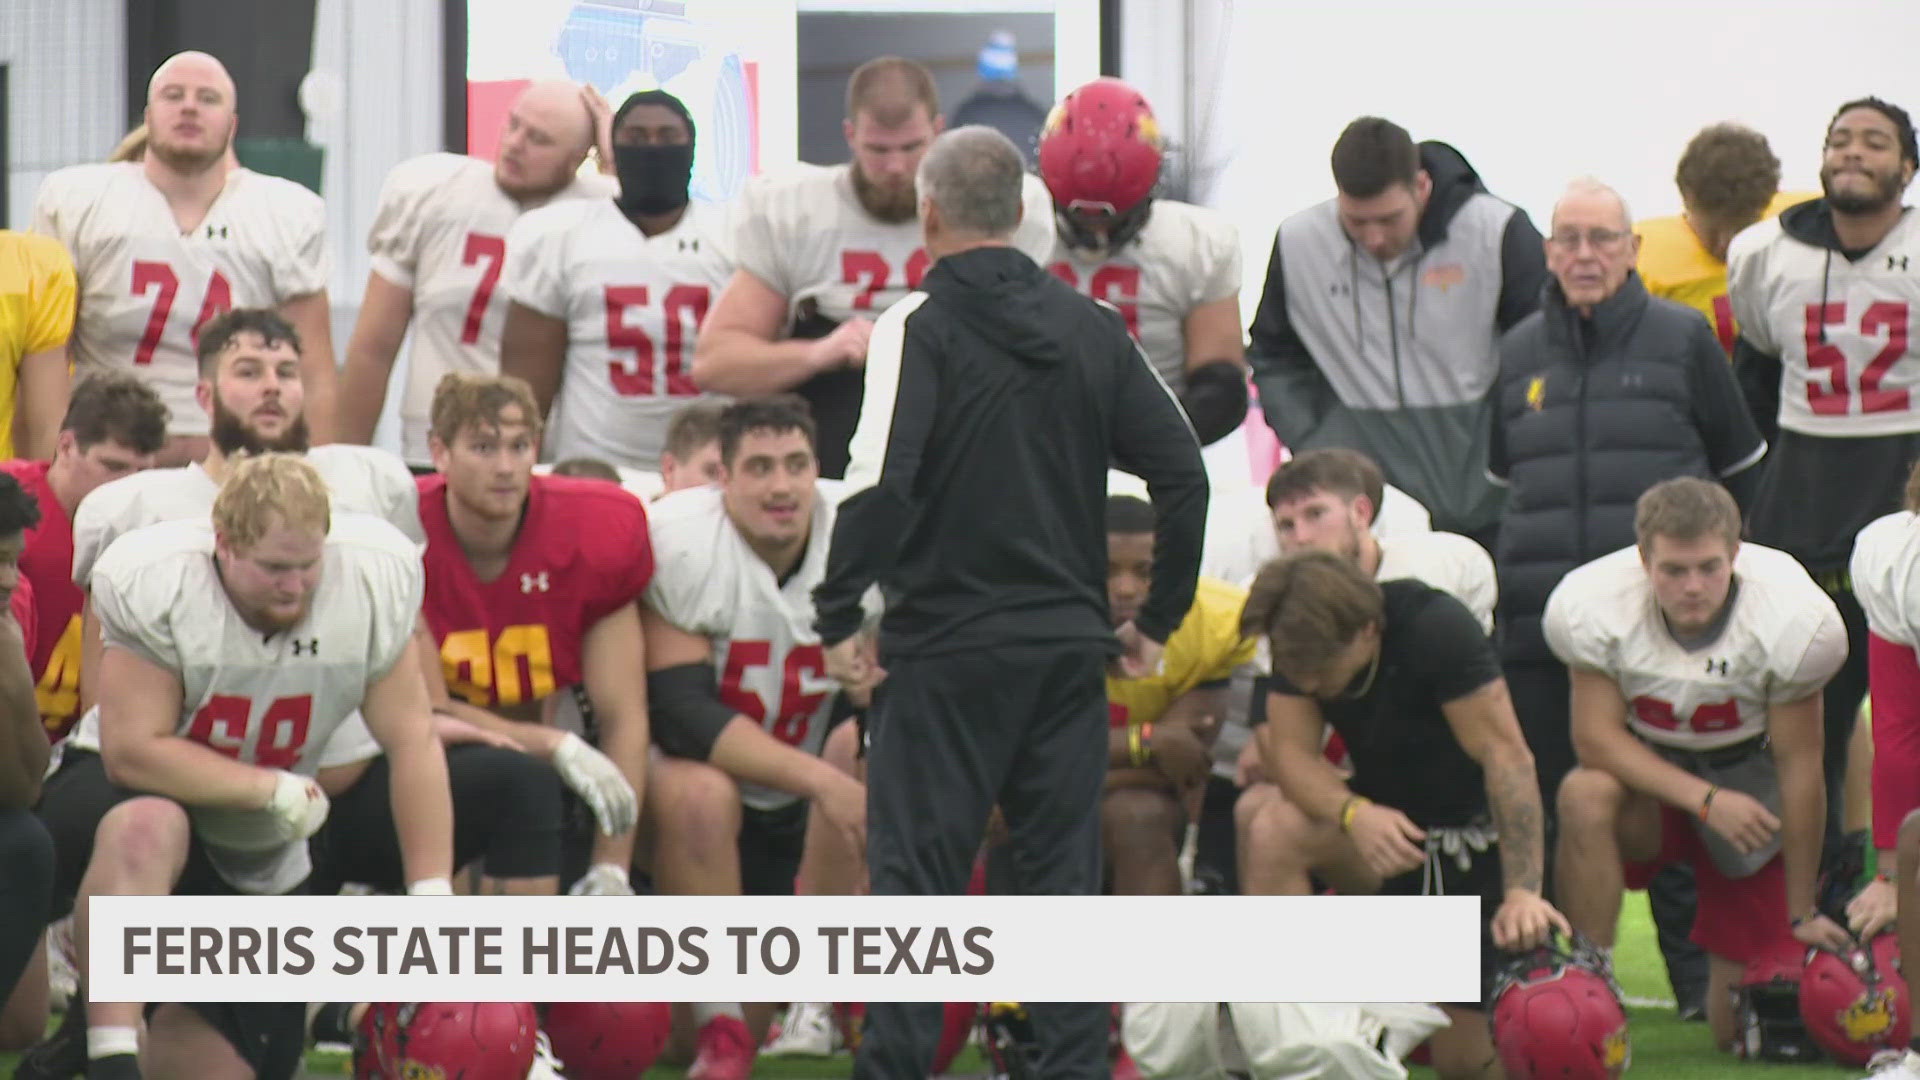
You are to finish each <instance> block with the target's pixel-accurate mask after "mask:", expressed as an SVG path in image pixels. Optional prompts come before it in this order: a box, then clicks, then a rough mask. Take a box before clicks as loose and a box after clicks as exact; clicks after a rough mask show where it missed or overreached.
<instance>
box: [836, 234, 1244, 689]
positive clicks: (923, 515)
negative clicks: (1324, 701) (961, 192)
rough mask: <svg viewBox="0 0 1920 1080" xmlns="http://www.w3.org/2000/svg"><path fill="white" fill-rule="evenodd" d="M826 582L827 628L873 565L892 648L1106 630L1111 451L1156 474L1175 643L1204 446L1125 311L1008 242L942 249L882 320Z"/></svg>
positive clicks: (937, 648) (916, 651)
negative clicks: (1090, 295)
mask: <svg viewBox="0 0 1920 1080" xmlns="http://www.w3.org/2000/svg"><path fill="white" fill-rule="evenodd" d="M850 457H851V463H850V464H849V466H848V469H847V482H848V489H849V494H848V495H847V496H846V498H845V499H844V500H843V501H842V502H841V504H840V509H839V512H838V514H837V516H836V520H835V522H834V529H833V546H832V548H831V549H830V553H829V556H828V560H827V574H826V578H825V580H823V581H822V582H821V584H820V585H819V587H818V588H817V589H816V590H815V591H814V605H815V613H816V620H815V625H816V627H817V628H818V629H819V632H820V637H821V640H822V641H823V642H824V643H826V644H828V645H832V644H835V643H837V642H839V641H842V640H844V639H846V638H847V637H850V636H851V635H852V634H853V633H854V632H855V631H856V630H857V629H858V628H859V626H860V623H861V618H862V613H861V606H860V600H861V597H862V595H863V594H864V593H865V592H866V590H867V588H868V587H869V586H870V585H871V584H873V583H874V582H876V581H877V582H878V583H879V584H880V586H881V593H882V595H883V596H884V598H885V600H886V614H885V617H884V621H883V622H882V624H881V646H882V649H883V652H884V654H885V655H887V656H924V655H932V654H938V653H946V652H955V651H960V650H967V649H978V648H992V647H998V646H1005V645H1009V644H1020V643H1040V642H1071V641H1089V642H1097V643H1101V644H1102V645H1104V646H1107V647H1111V646H1112V643H1113V641H1114V637H1113V630H1112V624H1111V622H1110V621H1109V618H1108V612H1107V590H1106V580H1107V547H1106V499H1107V469H1108V466H1109V464H1110V463H1112V464H1114V465H1117V466H1118V467H1119V468H1122V469H1125V470H1126V471H1128V472H1131V473H1133V474H1135V475H1137V476H1139V477H1141V478H1142V479H1144V480H1145V481H1146V482H1147V487H1148V490H1149V492H1150V493H1151V495H1152V498H1153V503H1154V506H1155V509H1156V510H1157V511H1158V515H1157V516H1158V522H1157V525H1156V529H1155V545H1154V566H1153V584H1152V588H1151V590H1150V592H1149V594H1148V596H1147V600H1146V603H1145V604H1144V605H1143V606H1142V608H1141V611H1140V614H1139V617H1138V618H1137V619H1136V620H1135V625H1136V626H1137V627H1138V628H1139V629H1140V631H1141V632H1142V633H1144V634H1145V635H1147V636H1148V637H1151V638H1154V639H1155V640H1159V641H1164V640H1166V637H1167V635H1169V634H1171V633H1172V632H1173V630H1174V628H1175V627H1177V626H1178V625H1179V624H1180V621H1181V619H1182V618H1184V617H1185V616H1186V613H1187V608H1188V607H1189V606H1191V605H1192V603H1193V592H1194V580H1195V578H1196V576H1197V574H1198V572H1199V566H1200V552H1201V541H1202V534H1203V531H1204V529H1205V519H1206V511H1207V476H1206V470H1205V467H1204V466H1203V464H1202V463H1201V458H1200V445H1199V442H1198V440H1197V439H1196V438H1195V437H1194V434H1193V429H1192V428H1191V427H1190V426H1189V425H1188V423H1187V418H1186V414H1185V413H1184V412H1182V411H1181V409H1180V405H1179V402H1178V401H1177V400H1176V399H1175V398H1174V396H1173V395H1172V394H1171V393H1170V392H1169V391H1168V389H1167V387H1166V385H1165V384H1164V383H1162V382H1161V381H1160V379H1159V377H1158V376H1156V375H1155V374H1154V372H1153V369H1152V367H1151V366H1150V365H1149V364H1148V363H1147V360H1146V358H1145V356H1144V355H1142V354H1141V352H1140V350H1139V348H1138V347H1137V346H1136V345H1135V344H1134V341H1133V339H1132V338H1131V337H1130V336H1129V335H1128V334H1127V330H1126V324H1125V322H1124V321H1123V320H1122V319H1121V317H1120V314H1119V312H1117V311H1115V310H1114V309H1113V308H1111V307H1109V306H1107V305H1104V304H1100V303H1097V302H1095V301H1092V300H1089V299H1087V298H1085V297H1083V296H1081V295H1079V294H1078V293H1076V292H1074V291H1073V290H1072V289H1071V288H1069V287H1067V286H1066V285H1064V284H1062V283H1061V282H1059V281H1058V280H1056V279H1055V278H1054V277H1053V275H1051V274H1049V273H1047V272H1046V271H1045V270H1044V269H1042V268H1041V267H1040V266H1039V265H1038V264H1036V263H1035V262H1034V261H1033V260H1031V259H1029V258H1028V257H1027V256H1025V255H1024V254H1021V253H1020V252H1019V251H1016V250H1014V249H1012V248H1009V247H997V246H995V247H981V248H973V249H969V250H966V251H962V252H959V253H957V254H954V255H948V256H946V257H945V258H942V259H941V260H940V261H939V262H938V263H936V264H935V265H934V267H933V269H932V270H931V271H929V272H928V274H927V276H926V278H925V280H924V281H923V282H922V283H921V287H920V291H918V292H915V293H911V294H909V295H908V296H906V297H905V298H904V299H902V300H901V301H900V302H899V303H897V304H895V305H894V306H893V307H891V308H889V309H888V310H887V311H886V313H885V314H884V315H882V316H881V317H880V318H879V320H877V321H876V323H875V324H874V329H873V336H872V339H871V344H870V347H869V349H868V353H867V367H866V397H865V404H864V405H863V407H862V412H861V415H860V422H859V424H858V426H857V428H856V429H855V432H854V436H853V442H852V446H851V451H850Z"/></svg>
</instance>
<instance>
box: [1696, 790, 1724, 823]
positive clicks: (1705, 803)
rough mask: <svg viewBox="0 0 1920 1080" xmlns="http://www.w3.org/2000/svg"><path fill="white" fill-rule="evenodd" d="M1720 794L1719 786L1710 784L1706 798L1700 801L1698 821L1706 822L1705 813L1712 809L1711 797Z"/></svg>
mask: <svg viewBox="0 0 1920 1080" xmlns="http://www.w3.org/2000/svg"><path fill="white" fill-rule="evenodd" d="M1719 793H1720V785H1719V784H1712V785H1710V786H1708V788H1707V797H1706V798H1704V799H1701V800H1700V820H1701V821H1705V820H1707V811H1708V810H1711V809H1713V797H1714V796H1715V795H1718V794H1719Z"/></svg>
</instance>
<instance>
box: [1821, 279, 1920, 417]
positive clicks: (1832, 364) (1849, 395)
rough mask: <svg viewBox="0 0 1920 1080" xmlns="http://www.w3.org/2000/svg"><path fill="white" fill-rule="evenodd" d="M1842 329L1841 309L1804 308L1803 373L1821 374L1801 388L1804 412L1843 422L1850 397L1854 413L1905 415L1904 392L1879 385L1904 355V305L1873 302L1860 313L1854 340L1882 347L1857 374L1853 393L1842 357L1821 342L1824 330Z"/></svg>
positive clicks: (1834, 306) (1844, 322)
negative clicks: (1880, 341)
mask: <svg viewBox="0 0 1920 1080" xmlns="http://www.w3.org/2000/svg"><path fill="white" fill-rule="evenodd" d="M1845 325H1847V305H1846V304H1844V303H1839V304H1824V305H1823V304H1808V305H1807V367H1809V368H1812V369H1813V370H1814V371H1824V372H1826V375H1827V377H1826V379H1825V381H1819V380H1816V381H1813V382H1810V383H1808V384H1807V407H1808V408H1810V409H1812V410H1813V411H1814V413H1815V414H1816V415H1819V416H1846V415H1847V414H1848V413H1850V412H1852V411H1853V408H1852V403H1853V394H1854V391H1855V390H1856V389H1857V390H1858V391H1859V394H1860V410H1859V411H1860V412H1862V413H1883V412H1906V411H1907V408H1908V405H1909V404H1910V402H1909V401H1908V394H1907V391H1906V389H1905V388H1904V387H1902V388H1899V389H1888V388H1886V387H1884V386H1882V385H1881V383H1882V382H1883V381H1885V379H1886V377H1887V372H1889V371H1891V370H1892V369H1893V365H1895V364H1897V363H1899V362H1900V360H1901V359H1902V358H1904V357H1905V356H1906V355H1907V305H1906V304H1904V303H1902V302H1900V301H1897V300H1879V301H1875V302H1874V303H1871V304H1868V305H1867V309H1866V310H1865V311H1863V312H1861V313H1860V336H1862V337H1877V336H1879V335H1880V334H1881V332H1883V331H1884V332H1885V333H1886V335H1887V343H1886V344H1885V345H1883V346H1881V348H1880V351H1879V352H1877V353H1874V354H1873V359H1872V360H1869V361H1867V366H1866V367H1865V368H1864V369H1862V370H1861V372H1860V383H1859V386H1858V387H1849V386H1848V385H1847V354H1846V353H1843V352H1841V351H1840V347H1839V346H1838V345H1834V344H1832V343H1830V342H1828V341H1827V340H1826V328H1827V327H1829V326H1845Z"/></svg>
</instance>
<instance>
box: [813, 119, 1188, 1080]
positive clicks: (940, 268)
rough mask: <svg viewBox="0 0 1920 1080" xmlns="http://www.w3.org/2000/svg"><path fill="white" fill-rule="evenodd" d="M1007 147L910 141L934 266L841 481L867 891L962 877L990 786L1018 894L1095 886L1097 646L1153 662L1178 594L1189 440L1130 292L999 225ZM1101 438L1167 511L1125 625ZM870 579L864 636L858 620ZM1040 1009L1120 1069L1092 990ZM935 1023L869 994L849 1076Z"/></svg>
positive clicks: (846, 662) (842, 657) (1017, 180)
mask: <svg viewBox="0 0 1920 1080" xmlns="http://www.w3.org/2000/svg"><path fill="white" fill-rule="evenodd" d="M1022 172H1023V163H1022V160H1021V157H1020V152H1019V151H1018V150H1016V149H1015V148H1014V146H1013V143H1011V142H1009V141H1008V140H1007V139H1006V137H1005V136H1003V135H1001V134H1000V133H999V132H997V131H994V130H992V129H991V128H986V127H962V128H956V129H954V130H952V131H949V132H947V133H945V134H943V135H941V136H940V137H938V138H937V139H935V140H934V142H933V145H932V147H931V148H930V149H929V150H928V151H927V154H926V156H925V158H923V159H922V161H921V163H920V169H919V173H918V175H917V177H916V181H915V182H916V185H917V188H918V191H919V198H920V221H921V227H922V230H923V232H924V234H925V241H926V251H927V255H928V256H929V258H931V259H932V260H933V268H932V269H931V270H930V271H928V273H927V275H926V278H925V280H924V281H923V282H922V283H921V286H920V289H919V291H917V292H914V293H911V294H909V295H907V296H906V297H905V298H903V299H902V300H901V301H900V302H899V303H897V304H895V305H894V306H893V307H891V308H888V309H887V311H886V313H885V314H884V315H882V316H881V317H880V318H879V320H878V321H877V322H876V323H875V324H874V328H873V336H872V338H871V340H870V343H869V346H868V351H867V366H866V397H865V401H864V404H863V405H862V407H861V413H860V420H859V423H858V424H857V425H856V427H855V430H854V435H853V441H852V445H851V447H850V455H851V463H850V464H849V466H848V468H847V476H846V479H847V488H848V491H849V494H848V495H847V497H846V498H845V500H844V501H843V502H842V503H841V506H840V509H839V514H838V517H837V520H836V521H835V523H834V528H833V540H832V546H831V548H830V550H829V554H828V561H827V572H826V577H825V579H824V580H823V581H822V582H821V584H820V585H819V587H818V588H817V589H816V590H815V591H814V601H815V617H816V626H817V628H818V630H819V632H820V639H821V643H822V644H823V645H824V646H826V650H827V651H826V664H827V670H828V672H829V673H830V674H832V675H834V676H835V677H836V678H839V679H840V680H842V682H844V683H847V684H850V685H855V686H859V685H862V684H865V685H873V684H875V683H878V685H877V686H876V687H875V691H874V698H873V707H872V710H871V712H870V714H869V716H868V728H867V735H868V744H867V783H868V787H867V866H868V873H869V877H870V880H871V882H872V891H873V893H874V894H875V895H886V896H943V895H959V894H961V893H963V892H965V890H966V885H967V880H968V876H969V872H970V870H971V868H972V865H973V860H974V855H975V853H976V852H977V851H978V850H979V848H980V844H981V841H982V838H983V835H984V833H985V830H986V824H987V818H988V815H989V814H990V813H991V811H992V809H993V807H994V806H995V805H996V804H998V805H999V807H1000V808H1001V811H1002V812H1003V814H1004V815H1005V818H1006V822H1007V828H1008V832H1009V837H1010V840H1011V843H1012V849H1013V850H1012V853H1013V858H1014V864H1015V874H1016V879H1015V880H1016V882H1017V886H1018V890H1019V892H1020V893H1022V894H1025V895H1073V896H1085V895H1097V894H1098V893H1099V891H1100V885H1101V872H1100V812H1099V811H1100V793H1101V788H1102V785H1103V783H1104V781H1105V778H1106V771H1107V697H1106V687H1105V684H1104V681H1103V680H1104V676H1105V673H1106V669H1107V667H1108V665H1109V664H1110V663H1118V664H1120V665H1121V666H1122V668H1124V669H1125V670H1126V671H1127V672H1128V673H1129V674H1136V673H1137V674H1146V673H1148V672H1150V671H1152V670H1154V669H1155V668H1156V667H1157V666H1158V664H1159V660H1160V654H1161V648H1162V645H1163V644H1164V643H1165V641H1166V639H1167V635H1169V634H1171V633H1172V632H1173V630H1174V628H1175V627H1177V626H1178V625H1179V624H1180V620H1181V619H1182V617H1183V616H1185V614H1186V611H1187V607H1188V606H1189V605H1190V604H1191V603H1192V602H1193V592H1194V578H1195V576H1196V574H1197V573H1198V571H1199V565H1200V548H1201V540H1202V532H1203V529H1204V523H1205V519H1206V510H1207V476H1206V471H1205V468H1204V467H1203V465H1202V464H1201V460H1200V445H1199V442H1198V440H1197V439H1196V438H1195V437H1194V433H1193V429H1192V428H1191V427H1190V426H1189V425H1188V423H1187V418H1186V415H1185V414H1184V413H1183V412H1182V411H1181V409H1180V406H1179V404H1178V403H1177V401H1176V400H1175V398H1174V397H1173V395H1172V394H1171V393H1169V392H1168V390H1167V387H1166V386H1165V385H1164V384H1163V383H1162V382H1161V381H1160V379H1159V378H1158V377H1157V376H1156V375H1155V374H1154V373H1153V369H1152V368H1150V367H1149V366H1148V364H1147V361H1146V359H1145V357H1144V356H1143V355H1142V354H1141V353H1140V351H1139V350H1138V348H1136V347H1135V345H1134V342H1133V339H1132V338H1131V337H1129V336H1128V334H1127V329H1126V325H1125V323H1124V322H1123V321H1122V320H1121V317H1120V314H1119V313H1118V312H1117V311H1115V310H1114V309H1113V308H1111V307H1108V306H1106V305H1104V304H1100V303H1096V302H1095V301H1093V300H1089V299H1087V298H1085V297H1082V296H1080V295H1079V294H1077V293H1075V292H1074V291H1073V290H1072V289H1071V288H1069V287H1068V286H1066V285H1064V284H1062V283H1061V282H1059V281H1057V280H1055V278H1054V277H1053V275H1051V274H1049V273H1048V272H1047V271H1046V270H1045V269H1043V268H1042V267H1040V266H1039V265H1038V264H1036V263H1035V262H1033V261H1032V260H1031V259H1029V258H1027V256H1025V255H1023V254H1021V253H1020V252H1019V251H1017V250H1015V249H1014V248H1013V247H1012V246H1010V244H1009V238H1010V237H1011V236H1012V234H1013V231H1014V228H1015V226H1017V225H1019V223H1020V213H1021V183H1022ZM1110 462H1111V463H1115V464H1117V465H1118V466H1119V467H1120V468H1122V469H1125V470H1126V471H1128V472H1131V473H1134V474H1136V475H1138V476H1139V477H1141V478H1142V479H1143V480H1145V481H1146V482H1147V488H1148V491H1149V492H1150V493H1151V495H1152V498H1153V504H1154V509H1155V511H1156V518H1157V525H1156V527H1155V547H1154V552H1155V560H1154V568H1153V587H1152V592H1151V594H1150V595H1149V596H1148V598H1147V602H1146V603H1145V605H1143V606H1142V608H1141V610H1140V614H1139V616H1138V617H1137V618H1135V619H1134V620H1133V621H1132V622H1130V623H1126V624H1124V625H1122V626H1120V628H1119V629H1118V630H1115V629H1114V628H1113V624H1112V623H1111V622H1109V620H1108V614H1107V599H1106V596H1107V594H1106V578H1107V527H1106V500H1107V468H1108V465H1109V463H1110ZM876 582H877V583H878V584H879V586H880V589H881V594H882V596H883V597H884V598H885V600H886V613H885V615H884V616H883V617H882V619H881V622H880V633H879V639H878V650H877V654H876V653H875V652H874V651H872V650H870V649H868V648H867V647H866V646H865V645H864V644H863V642H862V638H861V636H860V634H859V631H860V628H861V622H862V610H861V597H862V596H863V594H865V593H866V591H867V589H868V587H869V586H871V585H873V584H875V583H876ZM881 680H884V681H881ZM1031 1011H1032V1015H1033V1020H1034V1027H1035V1034H1036V1037H1037V1038H1038V1040H1039V1042H1040V1044H1041V1048H1042V1055H1043V1057H1042V1064H1041V1074H1042V1075H1044V1076H1046V1077H1048V1078H1049V1080H1083V1078H1085V1080H1092V1078H1094V1077H1101V1078H1105V1077H1106V1076H1108V1075H1109V1067H1108V1064H1107V1031H1108V1017H1109V1012H1108V1006H1107V1005H1105V1004H1052V1005H1046V1004H1036V1005H1033V1006H1032V1007H1031ZM940 1027H941V1006H940V1005H938V1004H898V1003H896V1004H881V1003H874V1004H871V1005H870V1006H869V1007H868V1010H867V1030H866V1034H865V1037H864V1039H863V1041H862V1043H861V1045H860V1050H859V1053H858V1055H857V1057H856V1059H855V1063H854V1073H853V1074H854V1076H855V1077H859V1078H872V1080H880V1078H885V1080H899V1078H902V1077H922V1076H926V1075H928V1072H929V1068H930V1066H931V1064H932V1061H933V1056H934V1050H935V1047H936V1044H937V1042H938V1040H939V1036H940Z"/></svg>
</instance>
